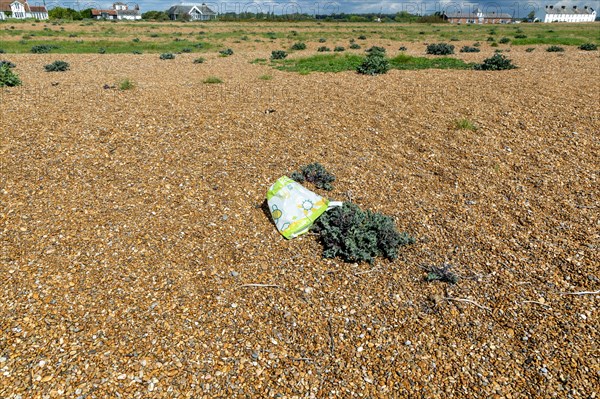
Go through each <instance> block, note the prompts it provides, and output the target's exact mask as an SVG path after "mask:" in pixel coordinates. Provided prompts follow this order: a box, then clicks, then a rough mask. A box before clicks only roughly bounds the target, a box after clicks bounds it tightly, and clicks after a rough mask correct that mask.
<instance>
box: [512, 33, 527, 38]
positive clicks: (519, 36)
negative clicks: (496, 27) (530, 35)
mask: <svg viewBox="0 0 600 399" xmlns="http://www.w3.org/2000/svg"><path fill="white" fill-rule="evenodd" d="M515 39H527V35H524V34H522V33H519V34H518V35H515Z"/></svg>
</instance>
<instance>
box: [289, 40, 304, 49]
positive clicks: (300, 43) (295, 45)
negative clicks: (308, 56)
mask: <svg viewBox="0 0 600 399" xmlns="http://www.w3.org/2000/svg"><path fill="white" fill-rule="evenodd" d="M291 49H292V50H306V44H305V43H302V42H298V43H294V44H293V45H292V47H291Z"/></svg>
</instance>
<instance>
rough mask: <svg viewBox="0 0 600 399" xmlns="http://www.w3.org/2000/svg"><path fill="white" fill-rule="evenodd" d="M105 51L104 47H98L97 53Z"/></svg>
mask: <svg viewBox="0 0 600 399" xmlns="http://www.w3.org/2000/svg"><path fill="white" fill-rule="evenodd" d="M105 53H106V49H105V48H104V47H100V48H99V49H98V54H105Z"/></svg>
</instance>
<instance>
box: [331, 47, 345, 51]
mask: <svg viewBox="0 0 600 399" xmlns="http://www.w3.org/2000/svg"><path fill="white" fill-rule="evenodd" d="M333 51H337V52H340V51H346V49H345V48H344V47H343V46H335V47H334V49H333Z"/></svg>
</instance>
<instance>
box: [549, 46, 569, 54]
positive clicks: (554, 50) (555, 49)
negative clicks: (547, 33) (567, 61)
mask: <svg viewBox="0 0 600 399" xmlns="http://www.w3.org/2000/svg"><path fill="white" fill-rule="evenodd" d="M546 51H547V52H549V53H562V52H563V51H565V49H564V48H562V47H560V46H550V47H548V48H547V49H546Z"/></svg>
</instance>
